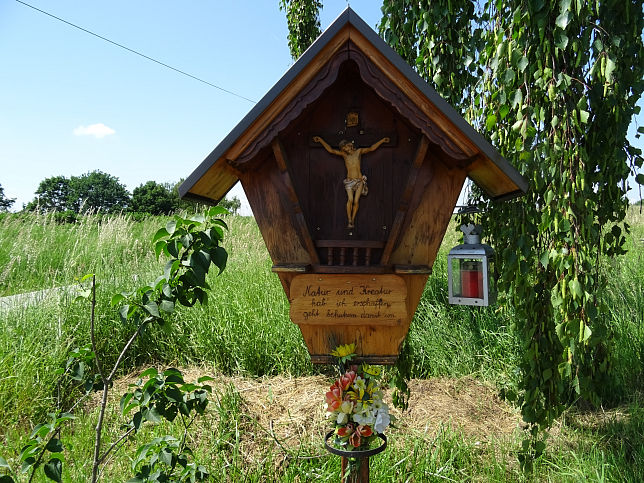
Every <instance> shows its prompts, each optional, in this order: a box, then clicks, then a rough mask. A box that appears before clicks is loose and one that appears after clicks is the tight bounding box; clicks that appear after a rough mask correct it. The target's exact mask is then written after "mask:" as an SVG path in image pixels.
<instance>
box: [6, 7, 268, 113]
mask: <svg viewBox="0 0 644 483" xmlns="http://www.w3.org/2000/svg"><path fill="white" fill-rule="evenodd" d="M16 2H18V3H21V4H22V5H24V6H25V7H29V8H32V9H34V10H36V11H37V12H40V13H43V14H45V15H47V16H49V17H51V18H54V19H56V20H58V21H60V22H63V23H66V24H67V25H70V26H71V27H74V28H76V29H78V30H82V31H83V32H85V33H88V34H90V35H93V36H94V37H98V38H99V39H101V40H104V41H105V42H109V43H110V44H112V45H116V46H117V47H120V48H122V49H124V50H127V51H128V52H131V53H133V54H136V55H138V56H140V57H143V58H144V59H147V60H151V61H152V62H156V63H157V64H159V65H162V66H163V67H167V68H168V69H171V70H173V71H175V72H178V73H179V74H183V75H185V76H187V77H190V78H191V79H194V80H197V81H199V82H203V83H204V84H206V85H209V86H210V87H214V88H215V89H219V90H220V91H223V92H225V93H227V94H230V95H233V96H235V97H239V98H240V99H244V100H246V101H248V102H252V103H253V104H256V103H257V101H254V100H252V99H249V98H248V97H244V96H242V95H241V94H237V93H235V92H233V91H229V90H228V89H224V88H223V87H219V86H218V85H215V84H212V83H211V82H208V81H206V80H203V79H201V78H199V77H197V76H194V75H192V74H188V73H187V72H185V71H183V70H181V69H177V68H176V67H172V66H171V65H168V64H166V63H164V62H161V61H160V60H157V59H154V58H152V57H149V56H147V55H145V54H142V53H141V52H138V51H136V50H134V49H131V48H129V47H126V46H125V45H123V44H119V43H118V42H114V41H113V40H110V39H108V38H106V37H103V36H102V35H98V34H97V33H94V32H92V31H91V30H87V29H86V28H83V27H81V26H79V25H76V24H73V23H71V22H68V21H67V20H65V19H63V18H60V17H57V16H56V15H53V14H51V13H49V12H45V11H44V10H41V9H39V8H37V7H34V6H33V5H29V4H28V3H25V2H23V1H22V0H16Z"/></svg>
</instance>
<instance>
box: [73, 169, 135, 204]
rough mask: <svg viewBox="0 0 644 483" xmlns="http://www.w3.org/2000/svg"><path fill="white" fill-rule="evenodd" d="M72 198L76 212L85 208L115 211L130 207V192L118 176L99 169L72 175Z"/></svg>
mask: <svg viewBox="0 0 644 483" xmlns="http://www.w3.org/2000/svg"><path fill="white" fill-rule="evenodd" d="M70 200H71V204H72V209H73V210H74V211H76V212H78V211H80V210H81V209H83V210H95V211H102V212H106V213H114V212H118V211H121V210H125V209H127V208H128V206H129V204H130V193H128V191H127V189H126V188H125V185H123V184H121V183H120V182H119V179H118V178H117V177H116V176H112V175H111V174H107V173H103V172H102V171H98V170H97V171H92V172H90V173H85V174H83V175H81V176H74V177H72V179H71V182H70Z"/></svg>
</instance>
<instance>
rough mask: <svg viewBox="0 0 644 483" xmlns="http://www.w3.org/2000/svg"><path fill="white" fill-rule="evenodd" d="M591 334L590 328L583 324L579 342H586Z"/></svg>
mask: <svg viewBox="0 0 644 483" xmlns="http://www.w3.org/2000/svg"><path fill="white" fill-rule="evenodd" d="M592 334H593V331H592V330H590V327H588V326H587V325H586V324H584V332H583V334H582V338H581V342H586V341H587V340H588V339H590V336H591V335H592Z"/></svg>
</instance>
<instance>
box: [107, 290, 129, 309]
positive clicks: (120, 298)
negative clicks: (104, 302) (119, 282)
mask: <svg viewBox="0 0 644 483" xmlns="http://www.w3.org/2000/svg"><path fill="white" fill-rule="evenodd" d="M123 300H125V297H124V296H123V295H122V294H120V293H117V294H115V295H112V300H111V302H110V304H111V305H112V307H115V306H117V305H118V304H119V303H121V301H123Z"/></svg>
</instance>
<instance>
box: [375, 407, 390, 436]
mask: <svg viewBox="0 0 644 483" xmlns="http://www.w3.org/2000/svg"><path fill="white" fill-rule="evenodd" d="M390 422H391V418H390V417H389V411H387V410H386V409H378V410H377V411H376V422H375V424H374V425H373V429H375V430H376V432H377V433H384V432H385V429H387V426H389V423H390Z"/></svg>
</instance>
